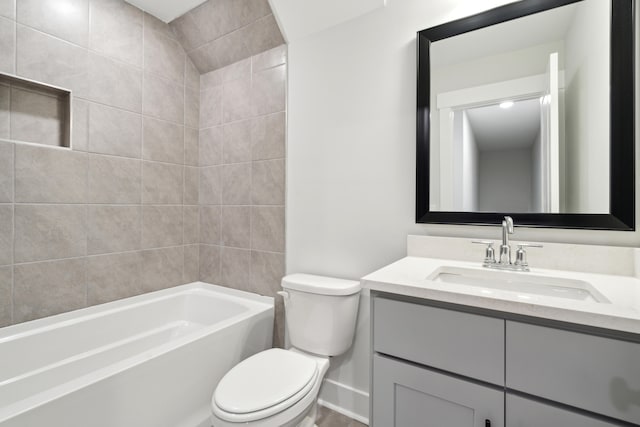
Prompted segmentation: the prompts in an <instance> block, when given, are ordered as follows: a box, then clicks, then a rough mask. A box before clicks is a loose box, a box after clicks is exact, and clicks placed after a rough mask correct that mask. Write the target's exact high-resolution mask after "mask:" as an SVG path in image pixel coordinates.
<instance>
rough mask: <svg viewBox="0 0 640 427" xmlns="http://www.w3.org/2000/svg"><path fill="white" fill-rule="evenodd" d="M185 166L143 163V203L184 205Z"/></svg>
mask: <svg viewBox="0 0 640 427" xmlns="http://www.w3.org/2000/svg"><path fill="white" fill-rule="evenodd" d="M183 169H184V166H181V165H172V164H168V163H156V162H146V161H145V162H143V164H142V203H144V204H156V205H160V204H169V205H179V204H182V193H183Z"/></svg>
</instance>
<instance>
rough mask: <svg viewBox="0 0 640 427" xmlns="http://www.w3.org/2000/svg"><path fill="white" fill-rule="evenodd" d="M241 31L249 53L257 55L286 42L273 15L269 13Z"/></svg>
mask: <svg viewBox="0 0 640 427" xmlns="http://www.w3.org/2000/svg"><path fill="white" fill-rule="evenodd" d="M239 32H242V37H243V39H244V42H245V44H246V46H247V49H248V50H249V55H256V54H258V53H261V52H264V51H266V50H268V49H272V48H274V47H276V46H279V45H281V44H282V43H284V38H283V37H282V34H281V33H280V28H278V23H277V22H276V19H275V17H274V16H273V15H267V16H265V17H264V18H262V19H259V20H257V21H255V22H253V23H252V24H250V25H248V26H246V27H244V28H243V29H241V30H240V31H239Z"/></svg>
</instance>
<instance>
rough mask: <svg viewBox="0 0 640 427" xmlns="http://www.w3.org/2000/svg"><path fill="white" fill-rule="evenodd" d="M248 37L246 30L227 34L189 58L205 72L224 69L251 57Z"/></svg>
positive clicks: (200, 48) (194, 52) (204, 46)
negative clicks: (247, 41)
mask: <svg viewBox="0 0 640 427" xmlns="http://www.w3.org/2000/svg"><path fill="white" fill-rule="evenodd" d="M247 36H248V34H247V31H246V28H243V29H240V30H238V31H234V32H232V33H229V34H225V35H224V36H222V37H220V38H217V39H215V40H213V41H211V42H209V43H206V44H204V45H202V46H201V47H199V48H198V49H196V50H193V51H191V52H189V56H190V57H191V59H192V60H193V62H194V63H195V64H196V66H197V67H198V69H199V70H203V71H204V72H206V71H211V70H215V69H218V68H222V67H224V66H227V65H230V64H233V63H234V62H237V61H240V60H242V59H245V58H247V57H249V56H250V55H251V48H250V47H248V46H247V45H246V43H245V41H246V40H247Z"/></svg>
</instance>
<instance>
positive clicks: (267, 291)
mask: <svg viewBox="0 0 640 427" xmlns="http://www.w3.org/2000/svg"><path fill="white" fill-rule="evenodd" d="M284 275H285V259H284V254H283V253H275V252H260V251H251V290H252V291H253V292H256V293H259V294H260V295H268V296H275V295H276V292H278V291H279V290H280V282H281V280H282V277H284Z"/></svg>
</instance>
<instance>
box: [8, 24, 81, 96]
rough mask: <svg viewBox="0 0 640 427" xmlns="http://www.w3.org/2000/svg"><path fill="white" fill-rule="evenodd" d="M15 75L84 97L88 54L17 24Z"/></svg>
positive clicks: (79, 48) (76, 47)
mask: <svg viewBox="0 0 640 427" xmlns="http://www.w3.org/2000/svg"><path fill="white" fill-rule="evenodd" d="M17 46H18V52H17V64H16V71H17V74H18V75H19V76H22V77H26V78H29V79H33V80H37V81H40V82H44V83H47V84H51V85H55V86H59V87H63V88H66V89H70V90H72V91H73V93H74V96H78V97H80V98H85V97H86V96H87V94H88V90H89V75H88V71H89V54H88V52H87V50H86V49H84V48H81V47H79V46H76V45H74V44H71V43H68V42H65V41H63V40H60V39H57V38H55V37H51V36H48V35H46V34H43V33H41V32H39V31H35V30H32V29H31V28H27V27H25V26H23V25H20V24H18V25H17Z"/></svg>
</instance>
